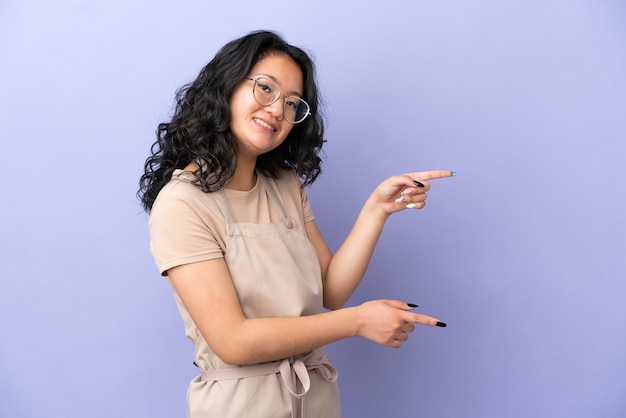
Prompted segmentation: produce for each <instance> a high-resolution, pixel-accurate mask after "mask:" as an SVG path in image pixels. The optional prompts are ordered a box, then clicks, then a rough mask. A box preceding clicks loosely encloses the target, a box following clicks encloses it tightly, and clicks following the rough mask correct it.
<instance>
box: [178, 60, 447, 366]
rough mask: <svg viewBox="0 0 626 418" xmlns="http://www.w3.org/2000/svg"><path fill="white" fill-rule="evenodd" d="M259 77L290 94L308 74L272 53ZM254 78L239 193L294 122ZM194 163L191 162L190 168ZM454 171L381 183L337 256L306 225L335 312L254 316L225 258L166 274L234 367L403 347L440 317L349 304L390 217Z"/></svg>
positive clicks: (248, 93) (240, 103)
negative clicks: (261, 97) (337, 347)
mask: <svg viewBox="0 0 626 418" xmlns="http://www.w3.org/2000/svg"><path fill="white" fill-rule="evenodd" d="M261 74H264V75H267V76H270V77H272V78H274V80H275V81H276V82H277V83H278V85H279V86H280V88H281V91H282V92H284V93H287V94H294V93H296V94H301V93H302V91H303V86H302V73H301V71H300V69H299V67H298V66H297V64H296V63H295V62H294V61H293V60H291V58H289V57H288V56H286V55H283V54H272V55H268V56H266V57H265V58H264V59H262V60H260V61H259V62H257V64H256V65H255V66H254V67H253V68H252V70H251V72H250V74H249V76H250V77H255V76H258V75H261ZM251 83H252V82H251V81H243V82H242V83H241V85H240V86H239V87H238V88H237V90H236V91H235V92H234V94H233V96H232V98H231V110H232V123H231V129H232V131H233V133H234V134H235V136H236V137H237V139H238V142H239V146H240V156H239V159H238V163H237V168H236V171H235V175H234V176H233V178H232V179H231V180H230V181H229V183H228V184H227V185H226V187H227V188H230V189H235V190H251V189H252V188H253V187H254V185H255V184H256V174H255V171H254V167H255V163H256V158H257V157H258V156H259V155H261V154H263V153H265V152H268V151H270V150H272V149H274V148H275V147H277V146H279V145H280V144H281V143H282V142H283V141H284V140H285V138H286V137H287V135H288V134H289V132H290V131H291V129H292V127H293V125H292V124H290V123H289V122H287V121H285V120H284V119H283V116H282V106H283V100H282V99H279V100H278V101H277V102H275V103H274V104H272V105H269V106H261V105H259V104H258V103H257V102H256V101H255V99H254V97H253V95H252V84H251ZM259 120H260V121H262V122H263V123H259ZM263 124H269V125H270V126H272V127H273V128H274V129H268V128H267V126H264V125H263ZM193 168H194V167H192V166H190V167H188V169H189V170H191V171H192V170H193ZM451 175H452V174H451V172H450V171H447V170H434V171H423V172H414V173H407V174H403V175H398V176H393V177H390V178H388V179H386V180H385V181H383V182H382V183H381V184H379V185H378V187H376V189H375V190H374V191H373V192H372V194H371V195H370V196H369V198H368V199H367V200H366V202H365V204H364V205H363V208H362V210H361V212H360V213H359V216H358V217H357V220H356V222H355V224H354V226H353V228H352V230H351V231H350V233H349V234H348V236H347V237H346V240H345V241H344V243H343V244H342V245H341V247H340V248H339V249H338V250H337V252H336V253H335V254H332V253H331V251H330V249H329V248H328V245H327V244H326V242H325V240H324V238H323V236H322V234H321V233H320V230H319V229H318V227H317V225H316V223H315V221H312V222H308V223H306V225H305V229H306V233H307V235H308V238H309V239H310V241H311V242H312V243H313V246H314V247H315V249H316V252H317V255H318V257H319V260H320V265H321V270H322V282H323V286H324V306H325V307H326V308H327V309H330V310H331V311H330V312H324V313H321V314H317V315H310V316H303V317H294V318H291V317H288V318H256V319H248V318H246V317H245V316H244V314H243V312H242V309H241V306H240V304H239V300H238V298H237V293H236V291H235V288H234V285H233V282H232V280H231V277H230V274H229V272H228V268H227V266H226V263H225V262H224V260H223V259H221V258H220V259H214V260H209V261H203V262H198V263H191V264H185V265H181V266H178V267H175V268H172V269H170V270H169V271H168V274H169V277H170V280H171V282H172V284H173V286H174V288H175V290H176V292H177V293H178V295H179V296H180V298H181V300H182V302H183V304H184V305H185V307H186V308H187V310H188V312H189V314H190V315H191V317H192V319H193V321H194V323H195V324H196V326H197V327H198V329H199V330H200V332H201V333H202V335H203V336H204V338H205V339H206V341H207V343H208V344H209V345H210V346H211V348H212V349H213V350H214V351H215V353H216V354H217V355H218V356H219V357H220V358H221V359H222V360H223V361H225V362H226V363H229V364H253V363H260V362H266V361H273V360H280V359H283V358H287V357H291V356H294V355H297V354H300V353H304V352H307V351H310V350H312V349H315V348H317V347H321V346H323V345H326V344H329V343H332V342H335V341H338V340H340V339H343V338H348V337H354V336H360V337H363V338H366V339H368V340H371V341H373V342H376V343H378V344H382V345H385V346H388V347H393V348H400V346H401V345H402V342H404V341H406V340H407V339H408V334H409V333H411V332H412V331H413V330H414V329H415V324H422V325H429V326H435V325H436V323H437V322H438V320H437V319H435V318H433V317H430V316H427V315H422V314H418V313H415V312H410V311H409V310H410V309H411V308H410V307H409V306H408V305H407V304H406V303H405V302H402V301H399V300H375V301H370V302H366V303H363V304H361V305H359V306H355V307H347V308H343V305H344V304H345V303H346V301H347V300H348V298H349V297H350V296H351V295H352V293H353V292H354V290H355V289H356V287H357V286H358V284H359V282H360V281H361V278H362V277H363V275H364V273H365V270H366V268H367V265H368V264H369V261H370V258H371V256H372V253H373V251H374V247H375V246H376V242H377V241H378V238H379V237H380V234H381V232H382V229H383V226H384V224H385V221H386V220H387V218H388V217H389V216H390V215H391V214H393V213H395V212H399V211H402V210H405V209H407V208H406V205H407V204H414V205H415V208H414V209H421V208H423V207H424V205H425V203H426V193H427V192H428V190H430V184H429V183H428V182H427V180H431V179H436V178H443V177H450V176H451ZM413 180H419V181H420V182H421V183H423V184H424V187H416V186H415V185H414V183H413Z"/></svg>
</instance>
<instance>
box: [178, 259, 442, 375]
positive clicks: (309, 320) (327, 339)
mask: <svg viewBox="0 0 626 418" xmlns="http://www.w3.org/2000/svg"><path fill="white" fill-rule="evenodd" d="M168 275H169V277H170V279H171V282H172V284H173V286H174V289H175V290H176V292H177V294H178V295H179V297H180V298H181V300H182V302H183V304H184V305H185V308H186V309H187V311H188V312H189V314H190V315H191V318H192V319H193V321H194V323H195V324H196V326H197V327H198V329H199V331H200V333H201V334H202V336H203V337H204V338H205V340H206V341H207V343H208V344H209V346H210V347H211V348H212V349H213V351H214V352H215V353H216V354H217V355H218V356H219V357H220V358H221V359H222V360H223V361H225V362H226V363H229V364H253V363H261V362H266V361H273V360H280V359H283V358H287V357H291V356H294V355H297V354H301V353H304V352H307V351H310V350H313V349H315V348H317V347H321V346H323V345H326V344H329V343H332V342H334V341H338V340H341V339H344V338H348V337H353V336H361V337H364V338H367V339H369V340H371V341H374V342H376V343H379V344H382V345H386V346H389V347H394V348H399V347H400V345H401V343H402V341H405V340H406V339H407V338H408V333H409V332H412V331H413V329H414V327H415V326H414V324H416V323H420V324H425V325H435V324H436V322H437V320H436V319H435V318H431V317H429V316H425V315H421V314H417V313H414V312H409V309H410V308H409V306H408V305H406V303H404V302H400V301H391V300H379V301H372V302H367V303H364V304H362V305H360V306H357V307H349V308H343V309H338V310H335V311H331V312H325V313H321V314H317V315H309V316H300V317H281V318H255V319H248V318H246V317H245V315H244V314H243V311H242V309H241V306H240V304H239V299H238V297H237V292H236V290H235V287H234V285H233V282H232V280H231V277H230V274H229V272H228V268H227V267H226V263H225V262H224V259H223V258H217V259H213V260H208V261H201V262H197V263H190V264H184V265H181V266H178V267H174V268H171V269H170V270H168Z"/></svg>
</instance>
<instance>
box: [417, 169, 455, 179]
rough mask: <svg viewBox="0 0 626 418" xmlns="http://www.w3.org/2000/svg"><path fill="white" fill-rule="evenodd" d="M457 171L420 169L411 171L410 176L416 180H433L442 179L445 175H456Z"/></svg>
mask: <svg viewBox="0 0 626 418" xmlns="http://www.w3.org/2000/svg"><path fill="white" fill-rule="evenodd" d="M455 175H456V173H455V172H454V171H450V170H430V171H419V172H416V173H409V176H411V177H412V178H414V179H415V180H433V179H441V178H445V177H454V176H455Z"/></svg>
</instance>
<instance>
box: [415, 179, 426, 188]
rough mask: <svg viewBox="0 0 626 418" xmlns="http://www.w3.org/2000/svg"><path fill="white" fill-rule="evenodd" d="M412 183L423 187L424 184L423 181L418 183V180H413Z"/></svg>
mask: <svg viewBox="0 0 626 418" xmlns="http://www.w3.org/2000/svg"><path fill="white" fill-rule="evenodd" d="M413 184H414V185H416V186H417V187H425V186H424V183H420V182H419V181H417V180H413Z"/></svg>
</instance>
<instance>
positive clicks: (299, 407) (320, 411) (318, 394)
mask: <svg viewBox="0 0 626 418" xmlns="http://www.w3.org/2000/svg"><path fill="white" fill-rule="evenodd" d="M259 178H260V179H261V184H262V185H263V188H264V189H265V192H266V193H267V195H268V198H269V202H270V204H271V205H272V207H273V208H274V210H275V211H276V212H277V213H278V215H279V216H280V220H281V221H280V223H279V224H277V225H275V224H272V223H269V224H252V223H237V222H235V220H234V219H233V215H232V213H231V210H230V207H229V205H228V202H227V200H226V197H225V195H224V193H223V191H218V192H215V193H214V196H215V199H216V202H217V204H218V206H219V208H220V210H221V211H222V213H223V214H224V217H225V219H226V222H227V245H226V254H225V256H224V257H225V261H226V265H227V266H228V269H229V271H230V275H231V277H232V280H233V283H234V285H235V288H236V290H237V294H238V297H239V301H240V303H241V307H242V309H243V312H244V314H245V316H246V317H247V318H259V317H288V316H290V317H295V316H302V315H312V314H318V313H321V312H322V282H321V273H320V266H319V261H318V258H317V254H316V253H315V248H314V247H313V245H312V244H311V242H310V241H309V240H308V239H307V238H306V235H305V232H304V231H303V230H301V229H300V227H299V226H298V224H297V223H296V222H295V221H294V220H293V219H292V218H290V217H289V216H286V214H285V210H284V208H283V205H282V203H281V200H280V194H279V192H278V191H277V190H274V184H273V183H271V182H269V181H267V180H266V179H265V178H264V177H263V176H262V175H259ZM261 192H262V191H261ZM195 335H196V337H197V338H196V339H195V346H196V348H195V355H194V358H195V362H196V364H197V365H198V367H199V368H200V369H201V374H200V376H197V377H196V378H194V379H193V380H192V381H191V383H190V386H189V390H188V393H187V401H188V402H187V405H188V417H189V418H213V417H215V418H242V417H255V418H283V417H284V418H291V417H307V418H319V417H324V418H339V417H340V416H341V411H340V405H339V394H338V390H337V384H336V379H337V372H336V371H335V369H334V368H333V367H332V366H331V365H330V362H329V360H328V358H327V357H326V355H325V354H324V352H323V351H322V349H321V348H318V349H316V350H313V351H312V352H309V353H303V354H302V355H299V356H295V357H292V358H289V359H284V360H282V361H275V362H270V363H262V364H256V365H249V366H232V365H229V364H226V363H224V362H223V361H222V360H221V359H220V358H219V357H217V356H216V355H215V353H214V352H213V351H212V350H211V348H210V347H209V346H208V344H207V343H206V341H205V340H204V338H203V337H202V336H201V335H200V333H199V332H197V331H196V332H195Z"/></svg>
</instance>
